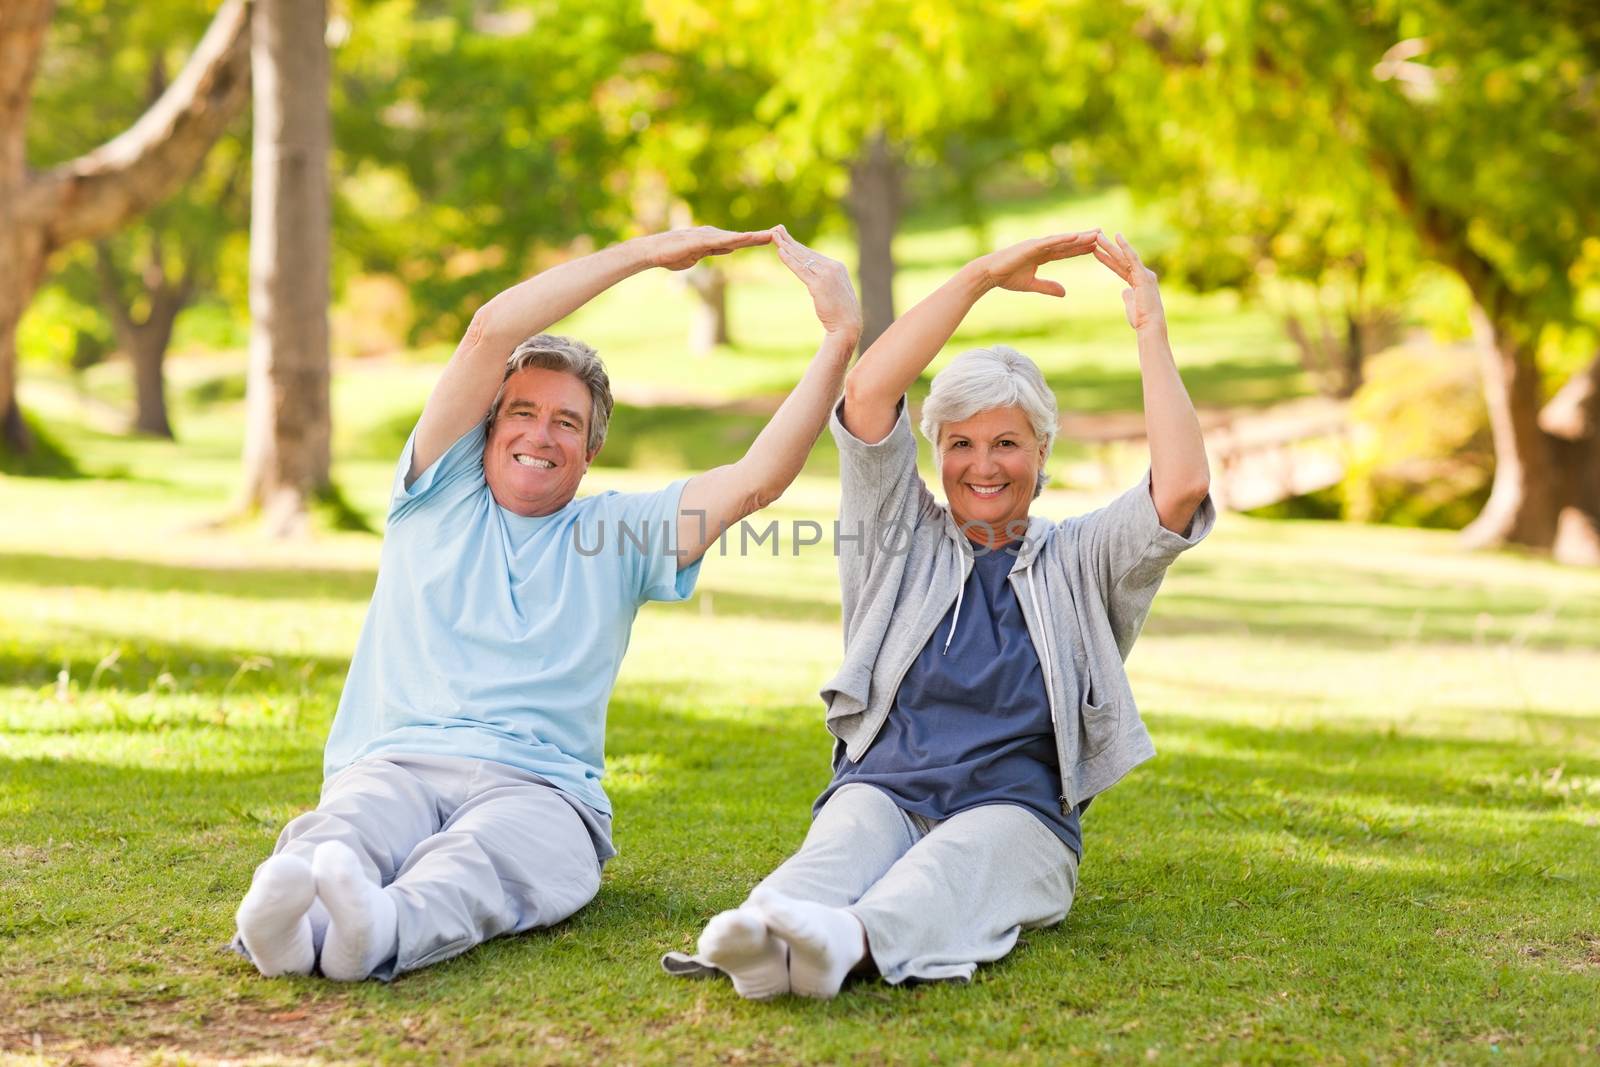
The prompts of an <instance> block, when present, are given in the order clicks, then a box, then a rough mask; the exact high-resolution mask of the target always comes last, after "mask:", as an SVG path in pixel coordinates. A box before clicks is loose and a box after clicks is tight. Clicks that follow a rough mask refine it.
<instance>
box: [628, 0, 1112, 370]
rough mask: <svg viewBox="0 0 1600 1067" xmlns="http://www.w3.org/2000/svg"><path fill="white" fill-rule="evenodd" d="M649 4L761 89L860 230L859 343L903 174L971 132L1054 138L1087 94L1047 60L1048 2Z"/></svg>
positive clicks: (883, 316) (672, 0)
mask: <svg viewBox="0 0 1600 1067" xmlns="http://www.w3.org/2000/svg"><path fill="white" fill-rule="evenodd" d="M649 10H650V13H651V16H652V19H653V21H654V22H655V25H656V29H657V33H658V36H659V38H660V39H661V40H662V41H663V42H664V44H665V45H666V46H667V47H669V48H671V49H674V50H676V51H678V52H688V51H695V52H698V53H699V54H700V55H701V56H702V57H703V62H705V63H706V64H707V65H708V66H712V67H726V68H731V69H737V70H742V71H746V72H749V73H750V74H751V75H753V76H755V77H757V78H758V79H759V80H760V81H762V82H763V83H764V84H765V85H766V86H767V88H766V91H765V92H764V93H763V94H762V95H761V97H760V99H759V101H758V102H757V104H756V107H755V110H754V113H753V115H752V116H751V119H752V120H753V121H754V122H755V123H757V124H759V125H761V126H762V127H764V128H766V129H768V130H770V131H771V132H772V133H773V135H774V136H775V137H777V138H778V139H779V140H780V142H781V143H782V144H783V146H784V153H783V154H784V155H785V156H786V157H787V159H788V160H789V161H790V165H791V166H793V167H795V168H797V169H799V170H802V171H804V170H810V169H811V168H814V167H820V168H825V169H827V170H830V171H831V172H832V174H833V181H832V185H833V189H834V196H835V198H836V202H837V203H838V204H839V205H840V207H841V208H843V209H844V210H845V212H846V213H847V214H848V216H849V218H850V220H851V225H852V227H853V229H854V231H855V235H856V243H857V251H858V257H859V258H858V271H857V274H858V277H859V280H860V285H861V302H862V312H863V316H864V318H865V328H864V330H863V333H862V337H861V345H862V347H863V348H865V347H867V346H869V345H871V343H872V342H873V341H874V340H875V339H876V338H877V336H878V334H879V333H881V332H882V331H883V330H884V329H885V328H887V327H888V325H889V323H891V322H892V321H894V273H895V261H894V252H893V239H894V235H895V233H896V231H897V230H898V228H899V224H900V220H901V218H902V216H903V214H904V210H905V207H906V193H905V179H906V176H907V173H908V172H909V171H910V170H911V169H913V168H918V167H933V166H936V165H938V164H940V163H942V162H944V161H945V160H946V158H947V156H946V153H947V152H948V149H949V147H950V144H951V142H952V140H954V139H958V138H960V137H962V136H964V135H966V134H968V133H970V131H972V130H973V129H976V128H982V129H985V130H987V131H988V132H989V134H990V136H1009V137H1012V138H1014V139H1015V140H1016V142H1017V143H1018V144H1019V145H1021V144H1024V143H1027V141H1029V140H1030V139H1034V138H1041V137H1043V136H1045V134H1046V132H1047V131H1049V132H1050V133H1053V134H1056V135H1060V134H1061V132H1062V130H1063V129H1064V128H1065V127H1064V120H1070V119H1072V118H1073V117H1074V111H1075V109H1074V106H1073V105H1074V103H1075V102H1076V101H1077V100H1080V99H1081V98H1082V97H1083V95H1084V94H1085V93H1086V92H1087V90H1086V88H1085V85H1084V81H1083V78H1082V76H1081V75H1080V74H1079V72H1078V71H1076V70H1075V69H1073V68H1072V67H1070V66H1063V65H1061V64H1059V63H1057V62H1056V60H1057V59H1058V58H1059V57H1062V56H1065V55H1066V54H1067V52H1068V49H1067V48H1066V47H1065V45H1064V43H1063V42H1062V40H1061V33H1062V29H1061V26H1060V25H1059V20H1060V16H1061V14H1062V12H1061V11H1060V10H1057V9H1056V6H1055V5H1052V4H1035V3H1023V2H1002V3H997V4H981V5H974V4H966V3H960V2H957V0H935V2H929V3H924V4H919V5H917V6H916V7H915V9H914V10H913V9H911V8H909V7H908V5H906V4H904V3H902V2H897V0H861V2H858V3H852V4H848V5H843V6H841V5H837V4H833V3H828V2H825V0H800V2H796V3H792V4H784V5H780V6H775V7H764V6H760V5H750V4H743V3H738V2H736V0H653V2H652V3H651V4H650V6H649ZM1063 105H1064V106H1063Z"/></svg>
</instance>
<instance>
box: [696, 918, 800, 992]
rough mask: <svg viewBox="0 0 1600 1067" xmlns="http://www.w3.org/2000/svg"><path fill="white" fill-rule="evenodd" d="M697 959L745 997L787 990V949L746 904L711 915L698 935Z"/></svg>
mask: <svg viewBox="0 0 1600 1067" xmlns="http://www.w3.org/2000/svg"><path fill="white" fill-rule="evenodd" d="M699 947H700V958H701V959H703V960H705V961H706V962H707V963H709V964H711V965H712V966H713V967H715V968H717V970H719V971H722V972H723V973H725V974H726V975H727V976H728V977H729V978H732V979H733V988H734V991H735V992H737V993H738V994H739V995H740V996H741V997H745V998H746V999H748V1000H766V999H768V998H770V997H776V996H779V995H780V994H783V993H787V992H789V949H788V946H786V945H785V944H784V943H783V942H782V941H780V940H778V939H777V938H776V937H773V936H772V932H771V931H770V930H768V929H767V924H766V923H765V922H764V921H763V920H762V918H761V915H760V913H759V912H757V911H756V910H755V909H754V908H751V907H749V906H748V905H746V906H745V907H742V908H738V909H736V910H734V911H725V912H722V913H720V914H718V915H714V916H712V918H711V921H710V922H708V923H706V928H705V930H704V932H702V933H701V934H700V946H699Z"/></svg>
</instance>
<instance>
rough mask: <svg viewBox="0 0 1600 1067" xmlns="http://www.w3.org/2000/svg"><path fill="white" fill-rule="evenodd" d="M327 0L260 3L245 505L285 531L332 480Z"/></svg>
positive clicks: (300, 522)
mask: <svg viewBox="0 0 1600 1067" xmlns="http://www.w3.org/2000/svg"><path fill="white" fill-rule="evenodd" d="M326 25H327V8H326V3H325V0H258V2H257V5H256V15H255V27H254V41H253V44H252V52H253V70H254V101H255V123H254V131H253V132H254V143H253V147H252V167H253V171H252V173H253V185H252V202H251V212H250V317H251V326H250V372H249V380H248V385H247V389H246V425H245V450H244V488H243V503H244V504H245V506H247V507H259V508H260V509H261V510H262V514H263V518H264V519H265V521H266V524H267V526H268V528H269V529H270V530H271V531H272V532H273V533H275V534H277V535H279V536H283V535H287V534H291V533H295V532H298V531H299V530H301V529H303V528H304V525H305V519H306V515H307V510H308V505H309V504H310V503H311V501H312V500H313V499H314V498H315V497H316V496H317V495H318V494H320V493H321V492H322V491H324V490H326V489H327V488H328V487H329V484H330V482H329V437H330V431H331V420H330V414H329V397H328V286H329V283H328V258H329V247H328V246H329V214H330V204H329V195H330V193H329V178H328V141H329V130H328V127H329V118H328V50H327V46H326V44H325V43H324V33H325V27H326Z"/></svg>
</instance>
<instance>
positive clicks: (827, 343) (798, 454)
mask: <svg viewBox="0 0 1600 1067" xmlns="http://www.w3.org/2000/svg"><path fill="white" fill-rule="evenodd" d="M855 346H856V337H855V336H853V335H850V334H829V335H828V336H827V337H826V338H824V339H823V342H822V346H821V347H820V348H818V349H817V354H816V355H815V356H813V357H812V359H811V364H810V366H808V367H807V368H806V372H805V374H804V375H803V376H802V377H801V379H800V383H799V384H798V385H796V386H795V387H794V389H793V391H791V392H790V393H789V395H788V396H787V397H786V398H785V399H784V401H783V404H782V405H781V406H780V407H779V408H778V410H777V412H776V414H774V415H773V416H772V418H771V419H770V420H769V421H768V422H767V425H766V426H765V427H764V428H763V429H762V431H761V433H760V434H759V435H757V437H756V439H755V440H754V441H753V442H751V444H750V448H749V450H748V451H746V452H745V454H744V457H743V458H742V459H740V460H739V461H738V463H737V464H736V465H737V466H738V467H739V468H741V472H740V475H741V480H742V481H744V482H746V483H747V484H749V485H751V486H752V487H754V488H755V493H756V500H755V501H754V504H755V507H753V508H751V510H752V511H754V510H757V509H759V508H762V507H765V506H766V505H768V504H770V503H771V502H772V501H774V500H776V499H777V498H778V497H779V496H780V495H782V493H783V491H784V490H785V489H787V488H789V486H790V484H791V483H792V482H793V481H794V480H795V477H796V476H797V475H799V473H800V469H801V468H802V467H804V466H805V462H806V457H807V456H808V455H810V454H811V447H812V446H813V445H814V444H816V442H817V436H818V435H819V434H821V433H822V428H823V427H824V426H825V425H827V422H828V416H829V414H830V413H831V412H832V411H833V406H834V404H836V403H838V401H839V393H840V390H841V389H842V388H843V385H844V375H845V370H846V369H847V368H848V367H849V365H850V354H851V352H853V351H855Z"/></svg>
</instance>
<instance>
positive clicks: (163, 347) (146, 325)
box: [95, 231, 193, 440]
mask: <svg viewBox="0 0 1600 1067" xmlns="http://www.w3.org/2000/svg"><path fill="white" fill-rule="evenodd" d="M162 244H163V242H162V240H161V235H160V233H159V231H156V232H153V233H152V234H151V236H150V249H149V257H150V258H149V260H148V262H147V263H146V264H145V269H144V270H143V271H142V272H140V273H141V274H142V276H143V280H142V284H143V287H144V291H145V298H146V299H147V300H148V301H149V304H150V309H149V310H148V311H147V312H146V313H145V316H144V318H142V319H136V318H134V317H133V311H132V309H130V308H129V307H128V305H127V302H126V301H125V300H124V299H123V287H122V278H121V275H120V273H119V272H118V270H117V265H116V261H115V259H114V258H113V256H112V254H111V248H110V246H109V245H107V244H106V242H104V241H101V242H97V244H96V248H95V266H96V267H97V268H98V271H99V274H100V302H101V304H103V305H104V306H105V311H106V314H107V316H109V317H110V319H111V326H112V328H113V329H114V330H115V331H116V335H117V345H118V346H119V347H120V348H121V349H122V352H123V354H124V355H126V356H127V357H128V362H129V363H130V364H131V365H132V367H133V396H134V416H133V429H134V431H135V432H136V433H143V434H149V435H151V436H153V437H165V438H167V439H168V440H171V439H172V424H171V422H170V421H168V419H167V394H166V376H165V369H164V364H165V363H166V357H167V346H168V345H169V344H171V343H172V327H173V325H174V324H175V323H176V322H177V321H178V313H179V312H181V311H182V310H183V309H184V307H185V306H187V305H188V303H189V295H190V292H191V291H192V289H191V287H192V281H193V275H192V273H191V274H190V275H189V276H187V277H185V278H184V279H183V280H182V281H180V282H178V283H177V284H173V282H172V281H171V280H170V279H168V277H167V274H166V267H165V265H164V263H163V262H162V258H163V256H162ZM191 258H192V257H191ZM190 270H191V271H192V270H193V268H192V267H190Z"/></svg>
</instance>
